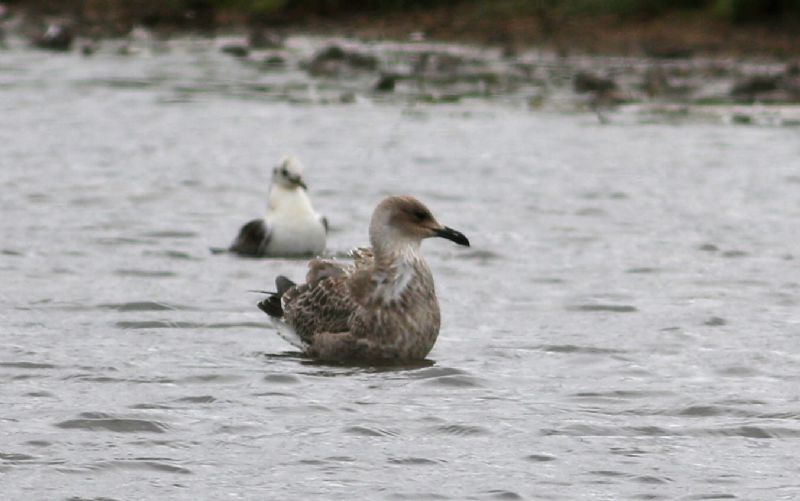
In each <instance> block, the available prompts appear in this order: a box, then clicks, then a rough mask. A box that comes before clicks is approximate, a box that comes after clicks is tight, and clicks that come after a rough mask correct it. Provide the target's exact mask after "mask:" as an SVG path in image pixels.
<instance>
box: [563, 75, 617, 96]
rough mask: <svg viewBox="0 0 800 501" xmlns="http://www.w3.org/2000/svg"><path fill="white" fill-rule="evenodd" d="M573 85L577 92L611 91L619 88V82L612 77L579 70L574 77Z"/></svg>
mask: <svg viewBox="0 0 800 501" xmlns="http://www.w3.org/2000/svg"><path fill="white" fill-rule="evenodd" d="M572 86H573V88H574V89H575V91H576V92H610V91H612V90H615V89H616V88H617V83H616V82H614V80H612V79H611V78H606V77H601V76H598V75H595V74H593V73H589V72H588V71H579V72H578V73H576V74H575V76H574V77H573V79H572Z"/></svg>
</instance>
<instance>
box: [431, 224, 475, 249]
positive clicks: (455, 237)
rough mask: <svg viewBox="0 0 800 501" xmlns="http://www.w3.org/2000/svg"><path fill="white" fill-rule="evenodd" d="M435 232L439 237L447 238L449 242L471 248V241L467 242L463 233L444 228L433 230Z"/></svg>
mask: <svg viewBox="0 0 800 501" xmlns="http://www.w3.org/2000/svg"><path fill="white" fill-rule="evenodd" d="M433 232H434V233H435V234H436V236H437V237H442V238H446V239H448V240H452V241H453V242H455V243H457V244H458V245H466V246H467V247H469V240H467V237H465V236H464V234H463V233H461V232H460V231H456V230H454V229H453V228H448V227H447V226H442V227H441V228H437V229H435V230H433Z"/></svg>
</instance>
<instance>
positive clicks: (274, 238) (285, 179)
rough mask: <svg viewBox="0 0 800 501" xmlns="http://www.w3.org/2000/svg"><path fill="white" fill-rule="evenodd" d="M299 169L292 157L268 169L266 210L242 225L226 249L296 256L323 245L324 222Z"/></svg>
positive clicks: (317, 250)
mask: <svg viewBox="0 0 800 501" xmlns="http://www.w3.org/2000/svg"><path fill="white" fill-rule="evenodd" d="M302 172H303V166H302V164H301V163H300V162H299V161H298V160H297V159H296V158H294V157H291V156H285V157H283V158H281V160H280V162H279V163H278V166H277V167H275V168H274V169H273V170H272V186H271V187H270V190H269V200H268V202H267V209H268V210H267V214H266V215H265V216H264V217H263V218H259V219H254V220H252V221H250V222H249V223H247V224H245V225H244V226H242V229H241V230H239V234H238V235H237V237H236V239H235V240H234V241H233V243H232V244H231V246H230V247H229V248H228V250H230V251H231V252H235V253H236V254H240V255H243V256H256V257H267V256H269V257H299V256H316V255H319V254H320V253H321V252H322V251H323V250H324V249H325V237H326V235H327V233H328V222H327V220H326V219H325V218H324V217H322V216H321V215H319V214H318V213H316V212H315V211H314V207H313V206H312V205H311V200H310V199H309V198H308V195H306V189H307V188H306V184H305V183H304V182H303V175H302Z"/></svg>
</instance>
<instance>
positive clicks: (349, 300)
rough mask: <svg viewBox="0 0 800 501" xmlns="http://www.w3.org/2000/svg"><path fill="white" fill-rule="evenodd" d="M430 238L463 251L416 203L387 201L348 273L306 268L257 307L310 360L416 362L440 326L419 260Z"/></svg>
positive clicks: (317, 263)
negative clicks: (298, 278) (443, 240)
mask: <svg viewBox="0 0 800 501" xmlns="http://www.w3.org/2000/svg"><path fill="white" fill-rule="evenodd" d="M429 237H443V238H446V239H449V240H452V241H453V242H455V243H457V244H459V245H466V246H469V240H467V237H465V236H464V235H463V234H462V233H460V232H458V231H456V230H454V229H452V228H448V227H446V226H442V225H441V224H439V222H437V221H436V219H435V218H434V217H433V215H432V214H431V212H430V211H429V210H428V208H427V207H425V206H424V205H423V204H422V203H421V202H420V201H419V200H417V199H416V198H414V197H410V196H393V197H388V198H386V199H384V200H383V201H382V202H381V203H380V204H378V206H377V207H376V208H375V211H374V212H373V213H372V220H371V222H370V225H369V240H370V243H371V244H372V248H371V249H356V251H354V254H353V257H354V262H353V264H351V265H343V264H341V263H338V262H335V261H331V260H323V259H313V260H311V261H310V262H309V265H308V268H309V270H308V274H307V275H306V283H304V284H300V285H296V284H294V283H293V282H292V281H291V280H289V279H288V278H286V277H283V276H279V277H278V278H277V279H276V280H275V284H276V286H277V292H276V293H272V294H271V295H270V297H268V298H267V299H265V300H263V301H261V302H260V303H259V304H258V306H259V308H261V309H262V310H263V311H264V312H266V313H267V314H268V315H269V316H270V317H271V318H272V321H273V324H274V325H275V327H276V329H277V330H278V334H280V335H281V336H282V337H283V338H284V339H286V340H287V341H289V342H290V343H292V344H294V345H295V346H297V347H298V348H300V349H301V350H303V351H304V352H305V354H307V355H309V356H311V357H314V358H318V359H321V360H327V361H349V360H352V361H367V362H377V361H382V362H386V361H403V360H421V359H423V358H425V356H426V355H427V354H428V353H429V352H430V350H431V349H432V348H433V345H434V343H435V342H436V338H437V336H438V334H439V324H440V315H439V302H438V300H437V298H436V292H435V290H434V286H433V275H432V274H431V270H430V268H428V265H427V263H426V262H425V260H424V259H423V257H422V253H421V252H420V243H421V242H422V240H423V239H425V238H429Z"/></svg>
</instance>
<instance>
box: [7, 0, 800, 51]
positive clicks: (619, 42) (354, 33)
mask: <svg viewBox="0 0 800 501" xmlns="http://www.w3.org/2000/svg"><path fill="white" fill-rule="evenodd" d="M66 3H68V2H66ZM86 4H87V5H89V7H86V6H83V7H76V6H71V7H70V6H64V7H62V8H61V9H60V10H53V8H52V7H51V8H50V9H49V10H47V9H42V8H37V7H36V4H34V5H33V6H28V7H23V6H11V7H9V6H5V7H4V6H3V4H0V20H2V18H3V17H5V18H6V22H7V20H8V19H21V22H20V23H19V24H22V25H24V26H25V29H26V31H28V32H32V31H34V30H35V27H37V26H38V27H39V29H41V26H43V25H46V24H47V23H48V22H49V20H52V19H58V20H59V22H63V23H67V24H69V25H71V26H72V27H73V30H74V32H75V34H76V35H78V36H80V37H85V38H90V39H95V40H97V39H102V38H114V37H122V36H125V35H126V34H128V33H129V32H130V31H131V30H132V29H134V28H135V27H137V26H145V27H147V28H148V29H150V30H152V31H154V32H156V33H161V34H163V36H164V37H169V36H174V35H177V34H181V33H192V32H194V33H198V34H204V35H212V36H213V35H215V34H224V33H235V32H247V31H248V30H252V29H259V30H265V31H269V32H275V33H281V34H295V33H309V34H317V35H323V36H345V37H351V38H358V39H361V40H364V41H370V40H399V41H402V40H409V39H413V38H415V37H417V38H422V39H425V40H427V41H435V42H452V43H467V44H477V45H481V46H488V47H495V48H500V49H502V50H504V51H506V52H507V53H509V54H513V53H515V52H518V51H525V50H537V49H538V50H551V51H554V52H555V53H558V54H561V55H573V54H585V55H600V56H638V57H651V58H654V59H676V58H677V59H686V58H692V57H698V56H700V57H745V58H760V57H766V58H771V59H779V60H784V61H790V60H794V59H800V23H797V22H794V23H790V22H788V21H783V22H781V21H776V20H772V21H769V20H762V21H761V22H758V23H750V24H732V23H730V22H726V21H724V20H722V19H720V18H718V17H715V16H713V15H710V14H708V13H705V12H694V11H692V12H688V11H670V12H666V13H662V14H660V15H655V16H647V17H642V16H634V17H621V16H613V15H607V14H605V15H604V14H593V15H570V16H559V15H557V14H552V13H548V14H547V15H545V14H542V13H533V12H522V13H519V12H513V11H509V10H503V9H502V8H499V7H488V6H486V5H483V4H478V3H476V4H472V3H466V4H455V5H452V6H448V7H441V6H434V7H428V8H424V9H411V10H407V11H398V12H391V13H389V12H370V13H359V12H345V13H337V14H335V15H330V16H323V15H320V14H319V13H317V12H313V11H310V12H287V13H281V14H275V15H272V16H266V17H258V18H253V17H252V16H248V15H247V13H245V12H243V11H241V10H237V9H231V8H227V9H217V10H214V11H213V12H183V13H180V14H176V13H175V12H168V11H165V12H163V13H161V14H158V15H156V14H153V13H150V12H149V11H144V12H140V11H133V10H131V8H130V7H125V6H124V4H122V5H119V6H117V7H116V8H115V7H107V8H106V9H104V10H101V9H97V8H94V9H93V8H91V5H92V2H87V3H86ZM500 4H501V3H498V5H500ZM78 5H81V4H78ZM109 5H113V2H110V3H109ZM3 10H5V11H6V12H5V15H2V14H1V13H2V11H3Z"/></svg>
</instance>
